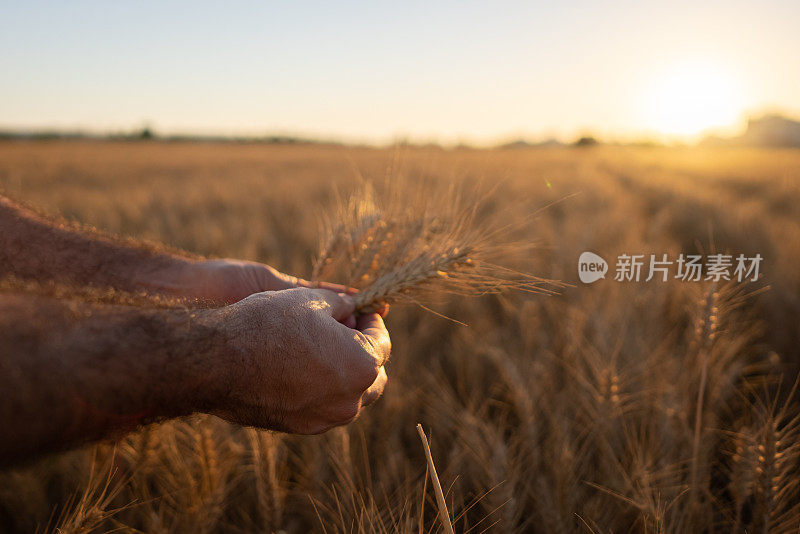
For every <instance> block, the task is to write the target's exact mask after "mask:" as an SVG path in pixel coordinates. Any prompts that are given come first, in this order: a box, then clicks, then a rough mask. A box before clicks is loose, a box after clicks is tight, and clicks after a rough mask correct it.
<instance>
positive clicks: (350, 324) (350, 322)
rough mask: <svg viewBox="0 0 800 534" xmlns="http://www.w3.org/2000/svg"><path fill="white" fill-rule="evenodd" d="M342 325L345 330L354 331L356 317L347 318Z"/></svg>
mask: <svg viewBox="0 0 800 534" xmlns="http://www.w3.org/2000/svg"><path fill="white" fill-rule="evenodd" d="M342 324H343V325H345V326H346V327H347V328H352V329H355V327H356V316H355V315H351V316H349V317H348V318H347V319H345V320H344V322H343V323H342Z"/></svg>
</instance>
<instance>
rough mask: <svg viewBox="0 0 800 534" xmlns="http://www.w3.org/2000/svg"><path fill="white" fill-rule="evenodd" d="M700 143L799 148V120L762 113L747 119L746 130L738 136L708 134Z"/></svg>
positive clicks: (706, 144)
mask: <svg viewBox="0 0 800 534" xmlns="http://www.w3.org/2000/svg"><path fill="white" fill-rule="evenodd" d="M700 144H701V145H703V146H751V147H775V148H789V147H798V148H800V121H796V120H793V119H789V118H787V117H784V116H782V115H778V114H770V115H764V116H763V117H758V118H751V119H749V120H748V121H747V130H745V132H744V133H743V134H742V135H740V136H737V137H719V136H710V137H707V138H705V139H704V140H703V141H702V142H701V143H700Z"/></svg>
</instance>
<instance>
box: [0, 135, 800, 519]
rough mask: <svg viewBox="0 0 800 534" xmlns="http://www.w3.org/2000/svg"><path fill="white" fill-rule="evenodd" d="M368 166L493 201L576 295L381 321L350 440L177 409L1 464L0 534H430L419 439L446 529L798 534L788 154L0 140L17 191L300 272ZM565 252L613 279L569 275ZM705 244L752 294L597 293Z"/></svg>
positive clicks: (792, 204)
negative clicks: (635, 260)
mask: <svg viewBox="0 0 800 534" xmlns="http://www.w3.org/2000/svg"><path fill="white" fill-rule="evenodd" d="M386 176H388V177H389V179H392V180H404V179H412V180H413V179H415V178H427V179H432V180H437V181H438V180H441V181H444V182H447V183H450V182H453V183H466V184H472V183H483V184H486V185H489V186H493V187H494V193H493V196H492V197H490V198H489V199H488V200H487V205H486V209H488V210H490V211H493V212H499V213H500V214H501V216H502V217H505V218H508V220H509V221H522V220H524V219H525V218H526V217H528V220H527V222H525V223H524V224H522V225H521V227H520V230H519V231H518V232H519V234H518V235H517V236H516V237H518V238H519V239H521V240H523V241H526V242H534V243H536V244H537V247H536V249H535V251H534V252H533V253H531V254H530V256H529V257H525V258H518V259H516V260H515V261H516V262H517V263H516V264H515V265H513V266H514V267H517V268H520V269H524V270H526V271H529V272H532V273H534V274H536V275H539V276H542V277H545V278H551V279H556V280H561V281H564V282H567V283H569V284H572V285H571V286H570V287H566V288H565V289H563V290H562V291H561V292H560V294H559V295H555V296H544V295H527V294H509V295H505V296H502V297H498V296H486V297H481V298H474V299H463V298H458V299H450V300H448V301H445V302H442V303H441V304H440V305H439V306H438V307H437V308H436V309H437V311H440V312H442V313H444V314H446V315H448V316H450V317H453V318H455V319H458V320H459V321H463V322H465V323H467V324H468V325H469V326H468V327H465V326H461V325H459V324H455V323H453V322H450V321H447V320H445V319H442V318H440V317H437V316H435V315H432V314H430V313H427V312H425V311H423V310H420V309H415V308H406V307H398V308H396V309H393V310H392V312H391V314H390V316H389V318H388V320H387V324H388V326H389V329H390V332H391V334H392V338H393V343H394V350H393V355H392V359H391V361H390V363H389V364H388V366H387V369H388V374H389V378H390V382H389V386H388V387H387V390H386V393H385V396H384V398H383V399H382V400H380V401H379V402H378V403H376V404H375V405H374V406H373V407H371V408H370V409H368V410H367V411H366V413H365V414H364V415H363V416H362V417H361V418H360V419H359V420H358V421H357V422H356V423H354V424H353V425H351V426H349V427H347V428H343V429H338V430H335V431H332V432H329V433H328V434H325V435H322V436H316V437H288V436H284V435H279V434H273V433H269V432H261V431H254V430H248V429H241V428H236V427H233V426H231V425H228V424H226V423H223V422H221V421H220V420H217V419H215V418H212V417H205V416H202V417H201V416H197V417H192V418H189V419H186V420H181V421H176V422H170V423H165V424H162V425H155V426H151V427H148V428H146V429H143V430H142V431H141V432H139V433H137V434H136V435H134V436H131V437H128V438H126V439H124V440H123V441H122V442H120V443H118V444H111V443H106V444H101V445H99V446H97V447H89V448H87V449H85V450H80V451H74V452H69V453H66V454H62V455H56V456H53V457H50V458H46V459H43V460H42V461H40V462H37V463H36V464H34V465H31V466H28V467H25V468H22V469H18V470H13V471H9V472H5V473H2V474H0V480H1V481H0V525H3V526H5V527H6V529H7V530H8V531H9V532H16V531H19V532H25V531H30V530H33V529H35V528H36V527H37V526H38V527H39V528H42V529H45V527H46V525H48V524H49V525H50V527H48V528H52V527H53V526H55V525H56V524H60V525H61V526H62V527H63V528H64V531H67V532H85V531H89V530H90V529H91V528H95V527H96V528H97V529H98V530H109V529H111V528H119V529H121V530H122V531H145V532H187V531H194V532H200V531H203V532H236V531H241V532H245V531H247V532H249V531H263V532H279V531H285V532H308V531H320V532H322V531H327V532H351V531H362V532H374V531H378V532H380V531H383V532H394V531H403V532H412V531H413V532H428V531H437V530H439V528H440V526H439V524H438V523H437V521H436V511H435V502H434V500H433V493H432V491H431V487H430V485H429V484H428V485H427V487H426V484H425V474H426V464H425V458H424V456H423V452H422V447H421V444H420V442H419V439H418V437H417V434H416V431H415V424H416V423H417V422H420V423H422V424H423V426H424V427H425V429H426V431H428V434H429V437H430V438H431V446H432V452H433V457H434V460H435V461H436V465H437V468H438V471H439V476H440V478H441V480H442V484H443V486H444V487H445V491H446V492H447V502H448V504H449V507H450V511H451V513H452V515H453V516H454V518H455V522H454V523H455V525H456V529H457V531H460V532H466V531H470V532H482V531H496V532H572V531H584V532H592V531H593V532H627V531H633V532H640V531H641V532H687V531H722V532H730V531H739V532H744V531H747V532H766V531H771V532H782V531H796V530H797V528H798V526H799V525H800V505H798V503H799V502H800V496H798V488H797V481H796V476H795V473H796V470H797V469H798V467H800V465H798V455H800V452H799V451H800V449H799V448H800V439H798V436H797V422H796V421H793V420H792V418H793V417H794V416H795V415H796V414H797V413H798V412H797V409H796V406H795V404H794V401H792V404H791V405H790V407H789V408H788V410H787V411H786V412H785V413H784V412H781V410H780V408H781V407H782V406H784V401H785V400H786V397H787V392H788V390H789V389H791V386H792V384H793V383H794V380H795V377H796V376H797V369H798V365H797V364H798V363H800V348H798V347H800V334H798V321H799V320H800V269H798V262H800V224H799V223H800V151H797V150H792V149H755V148H753V149H745V148H725V147H720V148H666V147H623V146H590V147H567V146H559V147H553V148H520V149H492V150H473V149H467V148H464V149H441V148H436V147H428V148H422V147H416V148H415V147H404V146H400V147H396V148H390V149H378V148H352V147H344V146H335V145H322V144H294V145H287V144H260V143H233V142H231V143H212V142H206V143H202V142H196V143H191V142H158V141H140V142H99V141H98V142H93V141H86V140H83V141H82V140H72V141H4V142H0V191H2V192H3V194H5V195H7V196H10V197H12V198H14V199H16V200H19V201H22V202H25V203H28V204H30V205H32V206H35V207H37V208H39V209H41V210H43V211H45V212H48V213H52V214H60V215H62V216H63V217H65V218H67V219H69V220H73V221H78V222H81V223H84V224H89V225H92V226H96V227H97V228H100V229H102V230H105V231H109V232H113V233H116V234H120V235H124V236H131V237H135V238H137V239H146V240H153V241H158V242H163V243H166V244H168V245H171V246H174V247H179V248H182V249H186V250H188V251H191V252H193V253H197V254H202V255H210V256H220V257H236V258H244V259H250V260H256V261H261V262H265V263H268V264H270V265H272V266H274V267H276V268H278V269H280V270H282V271H284V272H288V273H292V274H296V275H298V276H306V277H307V276H309V275H310V272H311V267H312V262H313V259H314V254H315V250H316V246H317V239H318V230H319V226H318V221H319V215H320V213H321V211H322V210H325V209H326V206H330V205H331V202H332V200H333V196H332V195H333V193H334V191H339V192H343V193H347V192H348V191H350V190H351V189H352V188H353V187H355V186H356V185H357V184H358V183H359V182H360V180H362V177H363V178H365V179H372V180H374V181H376V182H377V183H380V182H381V181H382V180H383V179H384V177H386ZM537 212H538V213H537ZM532 213H536V215H535V216H533V217H531V215H530V214H532ZM585 250H590V251H593V252H596V253H597V254H599V255H601V256H603V257H604V258H606V260H608V261H609V263H610V264H611V265H610V269H611V272H610V273H609V276H607V279H606V280H601V281H599V282H597V283H595V284H593V285H591V286H588V285H584V284H581V283H580V282H579V281H578V279H577V260H578V256H579V255H580V253H581V252H583V251H585ZM699 252H702V253H706V254H707V253H712V252H724V253H731V254H734V255H736V254H739V253H743V254H745V255H747V256H753V255H755V254H756V253H760V254H761V255H762V256H763V258H764V262H763V263H762V265H761V271H762V273H763V277H762V279H761V280H759V281H758V282H755V283H752V284H730V285H728V286H724V285H719V284H718V285H712V284H710V283H690V282H681V281H675V280H670V281H669V282H657V281H651V282H649V283H645V282H639V283H621V282H615V281H614V280H613V269H614V265H613V262H614V260H615V259H616V257H617V256H618V255H619V254H623V253H627V254H647V255H649V254H651V253H652V254H657V255H661V254H664V253H667V254H669V255H670V256H671V257H673V258H674V257H676V256H677V255H678V254H679V253H699ZM751 294H752V295H751ZM781 376H783V377H784V379H783V385H782V386H780V382H781ZM779 386H780V387H779ZM767 399H775V404H774V405H773V404H770V401H769V400H767ZM106 483H108V486H107V487H106Z"/></svg>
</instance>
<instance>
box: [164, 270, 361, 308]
mask: <svg viewBox="0 0 800 534" xmlns="http://www.w3.org/2000/svg"><path fill="white" fill-rule="evenodd" d="M172 277H173V278H174V279H175V281H174V282H173V284H172V287H173V291H172V292H173V293H176V294H177V295H178V296H180V297H183V298H188V299H192V300H202V301H206V302H210V303H212V304H218V305H219V304H232V303H234V302H238V301H240V300H242V299H243V298H245V297H248V296H250V295H253V294H254V293H260V292H262V291H280V290H282V289H291V288H293V287H317V288H321V289H328V290H330V291H334V292H336V293H345V292H348V290H347V288H345V287H344V286H341V285H338V284H331V283H327V282H318V283H312V282H308V281H307V280H303V279H301V278H296V277H294V276H290V275H288V274H284V273H282V272H280V271H278V270H277V269H274V268H272V267H270V266H269V265H264V264H261V263H256V262H252V261H241V260H234V259H217V260H200V261H188V262H183V263H181V265H180V267H179V268H177V269H176V270H175V271H174V273H172Z"/></svg>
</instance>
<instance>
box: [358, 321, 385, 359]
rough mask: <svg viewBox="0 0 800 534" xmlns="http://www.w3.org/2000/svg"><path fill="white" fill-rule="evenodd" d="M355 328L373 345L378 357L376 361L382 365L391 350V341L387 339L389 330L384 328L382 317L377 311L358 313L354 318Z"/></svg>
mask: <svg viewBox="0 0 800 534" xmlns="http://www.w3.org/2000/svg"><path fill="white" fill-rule="evenodd" d="M356 329H357V330H359V331H360V332H361V333H362V334H364V335H365V336H366V337H367V338H368V339H369V340H370V342H371V343H372V346H373V347H375V349H376V351H377V354H376V356H377V357H378V363H379V364H380V365H383V364H384V363H386V360H388V359H389V353H390V352H391V351H392V341H391V339H389V331H388V330H386V325H385V324H383V318H382V317H381V316H380V315H378V314H377V313H368V314H366V315H360V316H359V317H358V319H356Z"/></svg>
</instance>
